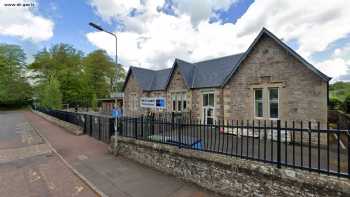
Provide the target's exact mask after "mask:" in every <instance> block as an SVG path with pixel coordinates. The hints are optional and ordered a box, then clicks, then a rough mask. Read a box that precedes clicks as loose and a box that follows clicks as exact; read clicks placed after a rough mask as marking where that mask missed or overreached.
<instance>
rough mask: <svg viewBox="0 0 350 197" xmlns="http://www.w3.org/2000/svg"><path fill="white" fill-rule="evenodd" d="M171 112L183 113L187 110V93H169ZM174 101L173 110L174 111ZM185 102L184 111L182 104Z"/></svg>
mask: <svg viewBox="0 0 350 197" xmlns="http://www.w3.org/2000/svg"><path fill="white" fill-rule="evenodd" d="M170 96H171V111H173V112H185V111H187V109H188V101H187V92H183V91H182V92H172V93H171V95H170ZM174 98H175V100H174ZM174 101H175V110H174ZM179 101H180V102H181V109H179V103H178V102H179ZM185 101H186V109H184V102H185Z"/></svg>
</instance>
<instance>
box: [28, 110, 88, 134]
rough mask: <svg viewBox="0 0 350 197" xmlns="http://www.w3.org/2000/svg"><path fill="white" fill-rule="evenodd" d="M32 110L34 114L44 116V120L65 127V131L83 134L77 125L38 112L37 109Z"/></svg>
mask: <svg viewBox="0 0 350 197" xmlns="http://www.w3.org/2000/svg"><path fill="white" fill-rule="evenodd" d="M32 112H34V113H35V114H37V115H39V116H41V117H43V118H45V119H46V120H48V121H50V122H52V123H54V124H56V125H58V126H60V127H62V128H64V129H66V130H67V131H69V132H70V133H73V134H74V135H82V134H83V130H82V128H80V127H79V126H77V125H74V124H71V123H69V122H65V121H63V120H60V119H57V118H55V117H53V116H50V115H47V114H44V113H42V112H39V111H35V110H32Z"/></svg>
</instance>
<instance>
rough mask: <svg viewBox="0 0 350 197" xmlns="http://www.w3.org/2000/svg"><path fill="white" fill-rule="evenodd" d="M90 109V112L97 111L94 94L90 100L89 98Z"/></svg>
mask: <svg viewBox="0 0 350 197" xmlns="http://www.w3.org/2000/svg"><path fill="white" fill-rule="evenodd" d="M91 108H92V110H94V111H96V110H97V98H96V94H95V93H93V94H92V98H91Z"/></svg>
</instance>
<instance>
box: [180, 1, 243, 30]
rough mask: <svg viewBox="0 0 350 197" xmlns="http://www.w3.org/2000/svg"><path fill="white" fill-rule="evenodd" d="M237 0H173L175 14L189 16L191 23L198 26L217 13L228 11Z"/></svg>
mask: <svg viewBox="0 0 350 197" xmlns="http://www.w3.org/2000/svg"><path fill="white" fill-rule="evenodd" d="M236 1H237V0H215V1H214V0H192V1H188V0H173V3H174V8H175V12H176V13H177V14H179V15H181V14H187V15H189V16H190V17H191V22H192V24H193V25H194V26H197V25H198V23H199V22H201V21H203V20H205V21H206V20H208V19H209V18H210V17H212V16H213V14H214V12H215V11H218V10H222V11H226V10H228V9H229V8H230V6H231V5H232V4H233V3H235V2H236Z"/></svg>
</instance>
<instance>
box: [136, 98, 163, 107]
mask: <svg viewBox="0 0 350 197" xmlns="http://www.w3.org/2000/svg"><path fill="white" fill-rule="evenodd" d="M140 106H141V107H144V108H159V109H164V108H165V107H166V105H165V98H163V97H143V98H141V101H140Z"/></svg>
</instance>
